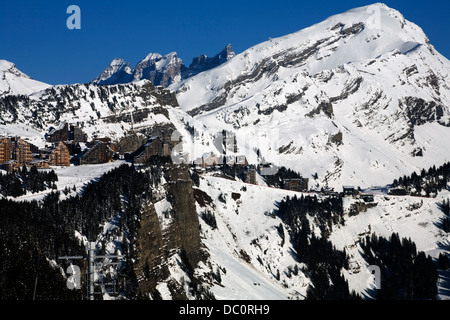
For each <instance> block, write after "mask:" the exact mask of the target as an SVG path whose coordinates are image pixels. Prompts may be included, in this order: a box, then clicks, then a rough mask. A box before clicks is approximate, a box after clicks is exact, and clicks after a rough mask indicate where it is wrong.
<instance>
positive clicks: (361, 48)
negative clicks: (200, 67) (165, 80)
mask: <svg viewBox="0 0 450 320" xmlns="http://www.w3.org/2000/svg"><path fill="white" fill-rule="evenodd" d="M449 73H450V62H449V61H448V60H447V59H446V58H445V57H443V56H442V55H440V54H439V53H438V52H437V51H436V50H435V49H434V47H433V46H432V45H431V44H430V42H429V40H428V38H427V37H426V35H425V34H424V33H423V31H422V30H421V29H420V28H419V27H418V26H417V25H415V24H414V23H412V22H409V21H407V20H405V19H404V18H403V16H402V15H401V14H400V13H399V12H398V11H396V10H394V9H391V8H389V7H387V6H386V5H384V4H374V5H371V6H366V7H361V8H356V9H353V10H350V11H348V12H345V13H343V14H338V15H335V16H332V17H330V18H328V19H326V20H325V21H323V22H321V23H318V24H316V25H313V26H311V27H309V28H306V29H303V30H301V31H298V32H296V33H293V34H290V35H286V36H284V37H280V38H276V39H271V40H269V41H266V42H264V43H261V44H259V45H256V46H254V47H252V48H250V49H248V50H246V51H244V52H242V53H241V54H238V55H236V56H235V57H233V58H232V59H231V60H229V61H228V62H227V63H224V64H222V65H220V66H219V67H216V68H214V69H212V70H209V71H206V72H203V73H200V74H198V75H196V76H194V77H192V78H189V79H186V80H183V81H181V82H179V83H176V84H173V85H172V86H171V87H170V89H172V90H174V91H175V92H176V93H177V99H178V102H179V104H180V106H181V108H182V109H183V110H184V111H186V112H187V113H189V114H190V115H192V116H193V117H194V118H195V119H197V120H199V121H200V122H201V123H203V124H204V125H205V126H206V127H208V128H209V129H210V130H211V131H220V130H223V129H226V130H230V131H233V132H235V133H236V136H237V138H238V144H239V152H241V153H244V154H246V155H247V157H248V158H250V159H252V158H253V159H255V158H256V155H255V149H259V151H260V152H261V154H262V155H263V156H264V157H265V158H266V159H267V160H269V161H272V162H275V163H278V164H280V165H285V166H287V167H290V168H293V169H295V170H298V171H299V172H302V173H303V174H304V175H305V176H310V175H311V174H314V173H316V172H317V173H318V175H319V178H320V180H321V184H322V185H326V184H328V185H330V186H334V187H337V186H340V185H341V184H355V185H363V186H370V185H377V184H382V183H385V182H386V181H389V180H392V179H393V178H395V177H397V176H399V175H403V174H407V173H409V172H411V171H413V170H418V169H420V168H422V167H428V166H430V165H431V164H433V163H435V164H442V163H443V162H444V161H446V160H448V159H449V158H450V154H449V152H448V150H446V149H445V148H442V146H443V144H442V142H444V141H445V140H447V139H448V138H450V137H449V134H450V130H449V128H448V126H449V125H450V111H449V108H448V105H450V88H449V85H448V77H449ZM437 149H439V150H440V151H439V152H436V150H437Z"/></svg>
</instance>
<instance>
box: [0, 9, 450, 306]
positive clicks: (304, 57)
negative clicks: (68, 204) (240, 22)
mask: <svg viewBox="0 0 450 320" xmlns="http://www.w3.org/2000/svg"><path fill="white" fill-rule="evenodd" d="M0 70H4V71H2V72H3V78H1V79H0V86H3V87H4V88H5V90H4V91H3V92H5V94H2V93H1V91H0V135H18V136H21V137H24V138H26V139H27V140H29V141H32V142H33V143H34V144H36V145H38V146H43V145H44V143H45V141H44V135H45V133H46V132H48V130H49V128H50V127H56V126H58V125H59V124H61V123H63V122H69V123H75V124H77V125H79V126H80V127H81V128H82V129H83V131H84V132H85V133H87V135H88V139H89V140H90V139H92V138H93V137H104V136H108V137H111V138H112V139H113V140H115V141H121V139H122V138H123V137H130V136H131V137H132V136H133V134H139V135H142V136H151V135H153V134H155V132H156V133H157V134H162V135H163V136H164V139H169V140H170V141H171V142H175V143H177V142H178V141H180V144H178V145H177V147H180V148H174V150H176V151H180V152H181V153H182V154H183V157H185V159H187V160H188V162H191V161H193V160H195V159H197V158H198V157H201V156H202V155H204V154H205V153H208V154H209V153H210V152H213V153H215V154H216V155H219V154H220V152H221V151H220V149H221V147H223V141H218V140H217V137H218V134H219V133H220V134H222V133H223V132H224V131H223V130H226V132H229V133H232V134H235V135H236V142H237V147H236V149H233V150H228V149H227V154H236V155H242V154H243V155H246V157H247V160H248V162H249V163H250V164H257V163H260V161H261V160H263V159H264V160H265V161H269V162H272V163H274V164H276V165H280V166H286V167H288V168H291V169H294V170H296V171H298V172H300V173H302V174H303V176H305V177H307V178H310V183H309V186H310V187H315V184H317V186H319V187H323V186H327V185H328V186H331V187H335V188H336V190H337V191H341V190H342V185H343V184H354V185H355V186H361V187H362V188H363V190H364V191H367V192H370V193H373V194H374V202H371V203H365V201H363V200H362V199H358V198H357V197H355V198H354V197H351V196H349V197H343V196H340V195H327V194H324V193H318V192H317V193H316V192H296V191H292V190H284V189H279V188H274V187H272V186H269V185H268V183H267V181H266V180H264V177H262V176H260V175H257V174H256V176H255V179H256V183H255V184H248V183H244V182H243V181H242V179H241V178H239V177H237V176H234V177H232V176H230V175H226V174H224V173H223V172H222V171H220V170H216V171H214V170H211V171H209V172H206V173H203V174H200V176H199V175H197V178H196V179H195V172H196V169H197V168H194V167H190V168H187V167H180V166H173V167H171V166H170V165H169V166H168V167H170V168H171V169H170V170H169V171H171V170H172V171H173V172H172V174H168V172H167V171H166V172H164V171H165V170H167V168H164V167H163V166H160V167H158V166H154V167H149V168H145V166H142V167H141V166H138V168H137V169H136V170H137V171H139V172H140V173H143V174H145V175H146V176H147V177H151V178H152V179H151V180H152V181H153V182H152V184H150V185H148V186H147V187H148V189H146V190H144V191H145V192H143V193H142V190H140V189H137V190H138V191H139V194H134V195H133V194H129V192H130V191H129V190H128V192H125V193H124V194H123V195H121V198H120V201H117V202H116V201H112V200H111V201H106V202H105V206H111V208H109V209H111V210H109V211H108V210H105V211H108V213H109V214H111V215H110V216H105V217H103V218H102V223H103V224H104V225H102V226H103V228H102V229H103V230H102V233H101V234H98V237H97V239H89V240H90V241H97V244H98V245H99V247H101V248H102V249H103V250H105V248H106V249H107V251H108V252H110V253H114V252H121V250H122V249H123V248H122V246H123V244H124V243H127V242H129V243H133V245H132V246H131V247H133V248H134V249H136V252H134V254H136V256H135V257H136V259H135V260H134V258H133V259H130V260H132V261H131V262H130V263H131V266H132V268H130V270H133V274H134V278H136V283H137V284H136V286H137V287H139V289H140V290H141V292H142V293H143V294H144V295H145V297H155V296H156V297H161V298H163V299H173V298H176V297H180V296H182V297H186V298H189V299H195V298H196V297H197V296H196V295H195V294H197V293H198V291H199V289H205V288H206V289H207V290H209V292H212V294H214V296H215V297H216V298H217V299H303V298H305V296H306V295H307V291H308V288H310V285H311V284H312V282H313V276H311V271H312V270H310V269H309V268H310V265H309V264H308V263H307V262H304V261H303V262H302V261H300V260H299V259H298V256H299V254H301V253H302V252H299V251H297V249H298V247H297V245H298V243H297V242H296V241H295V240H298V239H294V237H293V236H294V235H295V232H298V231H299V230H300V231H301V230H303V229H310V230H309V232H310V233H309V234H308V237H309V240H311V238H312V235H316V236H319V235H323V236H324V238H327V239H328V240H330V241H331V242H332V244H333V245H334V246H335V247H336V248H337V249H339V250H345V252H346V253H347V254H348V255H349V259H350V261H349V266H347V267H346V268H342V269H341V270H339V272H341V273H342V274H343V276H344V277H345V279H346V280H348V283H349V287H350V289H352V290H355V291H356V292H358V293H360V294H362V295H364V296H365V297H372V298H373V297H374V292H373V291H371V289H370V288H371V283H372V280H373V276H372V274H371V271H370V270H369V268H368V267H369V262H368V261H366V260H365V257H364V256H363V253H362V242H363V240H364V239H365V237H366V236H368V235H371V234H376V235H381V236H383V237H386V238H388V237H389V236H390V235H391V234H392V233H394V232H395V233H398V234H399V235H400V236H401V237H409V238H411V239H412V240H413V241H414V242H415V243H416V245H417V249H418V250H421V251H424V252H425V253H426V254H429V255H431V256H432V257H433V258H435V259H437V258H438V255H439V254H440V253H442V252H444V253H446V254H448V234H449V233H448V230H450V227H448V225H447V231H446V227H445V223H449V222H448V221H449V220H445V219H446V218H448V217H449V216H447V215H446V214H445V213H444V211H443V210H442V208H443V204H444V202H445V201H448V198H449V197H450V191H449V190H450V189H449V185H448V182H447V185H445V186H443V187H442V189H441V190H439V191H438V192H436V193H435V194H434V195H435V197H434V198H433V197H415V196H410V195H405V196H391V195H389V194H387V192H386V189H387V187H385V188H375V187H371V186H380V185H381V186H386V185H387V184H389V183H391V182H392V181H393V179H395V178H399V177H402V176H403V175H409V174H411V172H413V171H416V172H419V170H421V169H428V168H430V167H432V166H433V165H436V166H438V165H441V164H442V163H444V162H446V161H449V160H450V150H448V148H447V147H446V146H447V145H448V139H449V138H450V128H449V127H450V110H449V105H450V88H449V73H450V62H449V61H448V60H447V59H446V58H445V57H443V56H442V55H440V54H439V53H438V52H437V51H436V50H435V49H434V47H433V46H432V45H431V44H430V42H429V40H428V38H427V37H426V35H425V34H424V33H423V31H422V30H421V29H420V28H419V27H418V26H416V25H415V24H413V23H412V22H409V21H407V20H405V19H404V18H403V16H402V15H401V14H400V13H399V12H398V11H396V10H394V9H391V8H389V7H387V6H386V5H384V4H374V5H371V6H366V7H361V8H356V9H353V10H350V11H347V12H345V13H342V14H338V15H335V16H332V17H330V18H328V19H326V20H325V21H323V22H321V23H318V24H316V25H313V26H311V27H309V28H306V29H304V30H300V31H298V32H295V33H293V34H290V35H286V36H284V37H280V38H277V39H270V40H269V41H266V42H264V43H261V44H259V45H256V46H254V47H252V48H249V49H248V50H246V51H244V52H242V53H240V54H238V55H235V54H234V53H233V51H232V48H231V46H227V47H226V48H225V49H224V50H223V51H222V52H221V53H219V54H218V55H216V56H214V57H207V56H205V55H202V56H199V57H198V58H194V59H193V61H192V63H191V64H190V66H189V67H185V66H184V65H183V64H182V61H181V59H179V58H178V56H177V54H176V53H170V54H168V55H165V56H162V55H160V54H149V55H147V56H146V57H145V58H144V59H142V60H141V61H140V62H139V63H138V64H137V65H136V66H135V67H134V68H131V67H130V65H129V63H126V62H125V61H124V60H122V59H114V60H113V61H112V63H111V65H110V66H109V67H108V68H107V69H106V70H105V71H104V72H103V73H102V74H101V75H99V77H98V78H96V79H95V80H94V81H93V82H92V83H89V84H72V85H58V86H51V87H48V86H46V85H45V84H42V83H37V82H35V81H34V80H31V79H29V78H28V77H27V76H25V75H24V74H22V73H21V72H19V71H18V70H17V69H16V68H15V67H14V65H13V64H11V63H7V62H0ZM11 79H15V80H14V81H12V80H11ZM16 84H19V85H18V86H15V85H16ZM41 85H42V86H41ZM3 87H0V88H3ZM14 94H15V95H14ZM174 133H177V134H175V135H174ZM179 137H181V140H178V138H179ZM144 140H145V137H144ZM138 142H142V141H141V140H139V141H138ZM136 143H137V142H136ZM40 144H41V145H40ZM121 164H126V165H131V164H130V163H129V162H126V161H121V160H120V161H115V162H112V163H108V164H101V165H82V166H70V167H58V168H54V169H55V171H56V174H57V175H58V177H59V180H58V181H57V182H56V183H55V189H56V190H58V191H60V192H61V198H60V200H61V199H69V198H70V197H71V196H80V195H82V194H83V190H85V188H86V184H87V183H88V182H89V181H99V180H100V178H101V176H102V175H103V174H104V173H106V172H108V171H109V170H110V169H113V168H118V167H119V166H120V165H121ZM313 176H314V177H315V178H313ZM141 177H142V176H141ZM435 178H436V176H433V175H430V176H429V180H430V181H431V180H434V179H435ZM113 179H114V177H113ZM424 179H425V178H424ZM118 180H120V178H119V179H118ZM194 180H195V182H194ZM134 181H135V180H133V182H134ZM136 182H139V183H140V182H142V181H136ZM136 184H137V183H136ZM127 189H129V188H127ZM52 191H54V189H53V188H51V189H50V188H49V189H47V190H44V191H42V192H38V193H31V192H27V193H26V194H25V195H23V196H20V197H18V198H16V200H19V201H22V200H42V199H43V197H44V196H45V195H47V194H50V192H52ZM144 194H147V196H148V198H145V197H144ZM104 196H106V195H103V194H102V195H100V196H99V198H102V199H103V198H104ZM133 196H134V198H133ZM1 197H3V196H1ZM288 197H289V198H290V199H291V200H292V199H293V198H294V197H295V198H297V197H298V198H303V199H304V198H307V197H311V198H309V199H310V200H311V202H314V203H315V204H316V205H318V206H320V203H326V202H327V201H329V200H330V199H333V198H334V199H338V200H339V201H340V202H339V203H340V204H342V212H340V214H341V216H339V217H336V216H332V215H331V214H330V216H331V217H328V220H326V221H323V220H320V219H321V217H318V214H317V213H314V211H313V210H309V209H311V208H312V207H313V206H311V208H307V206H306V205H305V206H303V207H302V206H300V205H297V206H294V205H292V208H293V210H292V211H293V212H294V213H296V216H295V219H297V220H295V219H294V221H293V222H292V221H291V222H292V224H289V221H286V219H283V217H282V216H281V215H280V214H279V210H280V203H282V202H283V201H284V200H286V199H288ZM133 199H134V200H133ZM143 199H145V201H143ZM446 199H447V200H446ZM137 200H139V201H137ZM93 201H94V200H93ZM140 201H142V203H141V202H140ZM137 203H139V204H140V205H141V207H133V210H128V209H129V208H130V207H128V206H129V205H137ZM336 203H338V202H335V204H336ZM94 204H95V202H93V203H91V205H92V206H94ZM54 207H55V208H56V207H58V206H54ZM336 207H339V206H336ZM335 209H337V208H333V207H331V208H327V209H326V210H322V211H323V212H325V213H329V211H333V210H335ZM80 210H81V211H82V209H80ZM114 210H116V211H114ZM295 210H298V211H295ZM75 211H77V210H75ZM64 213H65V214H68V213H67V212H64ZM78 213H79V212H78ZM81 213H83V214H84V216H83V219H85V220H86V221H89V216H90V215H89V214H86V213H85V212H81ZM69 214H70V215H69V216H71V215H72V214H71V213H70V212H69ZM56 216H58V215H56V214H55V217H56ZM36 217H39V215H36ZM58 217H59V216H58ZM196 218H198V224H197V219H196ZM121 219H124V220H127V222H128V223H132V224H133V225H134V222H138V223H136V224H135V225H134V227H135V229H132V230H133V231H134V232H135V233H128V232H129V230H125V229H124V230H121V231H120V232H119V227H118V225H121V221H120V220H121ZM302 219H304V220H303V221H302ZM306 220H307V221H308V223H309V225H308V226H309V227H308V228H306V227H304V224H303V223H304V222H305V221H306ZM12 221H16V220H12ZM51 221H53V220H51ZM86 221H85V222H86ZM194 222H195V223H194ZM49 223H50V222H49ZM86 223H89V222H86ZM189 223H190V224H191V225H190V229H188V228H186V229H183V227H186V225H187V224H189ZM138 224H139V226H137V225H138ZM295 224H297V225H295ZM293 226H294V227H296V228H294V227H293ZM72 227H73V228H74V229H75V230H76V232H77V233H76V238H77V239H80V242H83V241H84V242H87V238H86V235H85V234H82V229H76V228H79V227H78V225H77V223H73V226H72ZM55 229H58V228H55ZM60 229H62V228H60ZM296 229H298V230H296ZM0 230H1V229H0ZM58 230H59V229H58ZM70 230H72V229H70ZM197 230H198V233H197ZM61 232H64V230H62V231H61ZM72 236H73V235H72ZM191 236H192V237H193V238H195V242H196V245H201V247H202V248H203V247H204V249H205V252H206V253H207V257H202V258H199V259H197V260H196V262H198V265H197V268H196V269H195V272H192V270H188V269H189V268H188V265H187V264H186V263H185V259H186V257H183V255H182V250H181V249H183V250H186V249H189V246H188V245H187V243H188V242H189V240H192V239H189V238H190V237H191ZM5 243H6V242H5ZM30 243H34V241H30ZM180 244H182V245H180ZM183 246H184V247H183ZM313 249H317V248H313ZM10 251H11V250H10ZM12 251H13V250H12ZM305 251H306V250H305ZM0 253H1V252H0ZM52 254H54V253H52ZM52 264H53V265H54V266H57V265H58V262H56V261H52ZM59 268H61V270H60V271H61V272H60V273H63V272H62V271H64V270H63V269H62V267H61V266H59ZM58 271H59V269H58ZM440 273H441V274H440V276H441V279H444V281H441V282H439V283H438V290H439V292H438V298H447V297H448V281H446V280H445V277H446V276H447V274H445V272H444V271H440ZM447 273H448V271H447ZM194 277H195V280H196V281H197V282H195V281H193V280H194ZM33 284H34V279H33V283H32V285H33ZM194 287H195V289H196V290H197V291H196V290H193V288H194ZM203 293H204V292H203ZM207 293H208V292H207ZM103 297H104V298H110V297H109V296H108V295H107V294H106V293H104V295H103Z"/></svg>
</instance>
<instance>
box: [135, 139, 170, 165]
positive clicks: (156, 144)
mask: <svg viewBox="0 0 450 320" xmlns="http://www.w3.org/2000/svg"><path fill="white" fill-rule="evenodd" d="M170 155H171V151H170V147H169V144H168V143H165V142H163V141H162V140H161V138H159V137H151V138H150V139H148V141H147V142H146V143H145V144H144V145H142V146H141V147H140V148H139V149H137V150H136V151H135V152H133V154H132V157H133V160H134V162H135V163H146V162H147V161H148V160H149V159H150V157H151V156H170Z"/></svg>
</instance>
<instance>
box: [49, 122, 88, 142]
mask: <svg viewBox="0 0 450 320" xmlns="http://www.w3.org/2000/svg"><path fill="white" fill-rule="evenodd" d="M45 138H46V140H47V141H48V142H60V141H63V142H64V141H75V142H86V141H87V134H85V133H84V132H83V130H81V128H80V127H78V126H76V125H70V126H69V124H67V122H63V123H62V124H60V125H59V126H58V128H51V129H50V131H49V133H48V134H46V136H45Z"/></svg>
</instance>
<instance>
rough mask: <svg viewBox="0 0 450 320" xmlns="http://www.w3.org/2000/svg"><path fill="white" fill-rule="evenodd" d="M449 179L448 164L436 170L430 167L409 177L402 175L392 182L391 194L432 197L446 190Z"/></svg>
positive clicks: (449, 167) (449, 165)
mask: <svg viewBox="0 0 450 320" xmlns="http://www.w3.org/2000/svg"><path fill="white" fill-rule="evenodd" d="M449 179H450V162H447V163H444V164H443V165H441V166H439V167H438V168H436V166H434V165H433V166H432V167H430V168H429V169H428V170H425V169H422V170H421V172H420V173H419V174H418V173H417V172H413V173H411V175H408V176H407V175H404V176H403V177H400V178H398V179H394V181H393V182H392V186H393V189H392V190H391V191H390V193H391V194H404V195H406V194H408V195H411V196H425V197H434V196H436V194H437V193H438V192H439V191H441V190H443V189H445V188H447V182H448V180H449Z"/></svg>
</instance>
